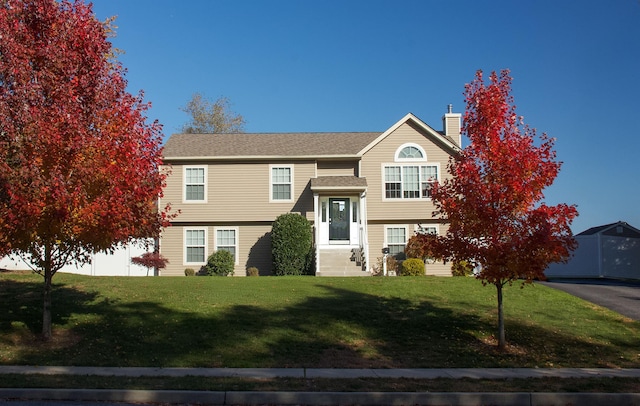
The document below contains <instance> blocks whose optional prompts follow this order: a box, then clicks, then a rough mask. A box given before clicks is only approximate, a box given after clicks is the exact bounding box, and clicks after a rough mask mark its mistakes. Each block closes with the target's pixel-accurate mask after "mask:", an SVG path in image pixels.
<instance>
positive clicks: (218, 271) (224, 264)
mask: <svg viewBox="0 0 640 406" xmlns="http://www.w3.org/2000/svg"><path fill="white" fill-rule="evenodd" d="M234 264H235V258H234V257H233V254H232V253H230V252H229V251H226V250H218V251H216V252H214V253H213V254H211V255H209V258H208V259H207V265H205V266H204V268H205V273H206V274H207V275H209V276H227V275H233V266H234Z"/></svg>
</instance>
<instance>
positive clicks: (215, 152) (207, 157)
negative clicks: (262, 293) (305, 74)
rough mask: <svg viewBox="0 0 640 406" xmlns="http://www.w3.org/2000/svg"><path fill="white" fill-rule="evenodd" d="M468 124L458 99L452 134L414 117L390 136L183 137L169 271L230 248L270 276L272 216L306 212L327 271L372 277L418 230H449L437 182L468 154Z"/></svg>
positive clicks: (440, 267) (172, 191) (175, 165)
mask: <svg viewBox="0 0 640 406" xmlns="http://www.w3.org/2000/svg"><path fill="white" fill-rule="evenodd" d="M460 121H461V115H460V114H458V113H453V112H452V110H451V106H449V111H448V113H446V114H445V115H444V116H443V130H442V131H437V130H435V129H433V128H432V127H430V126H429V125H427V124H425V123H424V122H423V121H421V120H420V119H419V118H417V117H416V116H414V115H413V114H411V113H409V114H407V115H406V116H404V117H403V118H401V119H400V120H399V121H398V122H396V123H395V124H394V125H392V126H391V127H390V128H389V129H387V130H386V131H384V132H349V133H258V134H255V133H254V134H250V133H241V134H174V135H172V136H171V137H170V138H169V140H168V141H167V143H166V145H165V148H164V164H165V165H166V166H168V167H170V170H171V173H170V175H169V176H168V178H167V186H166V188H165V193H164V197H163V198H162V199H161V202H160V204H161V205H164V204H166V203H170V204H171V205H172V207H173V209H176V210H177V209H179V210H180V215H179V216H178V217H177V218H176V219H175V220H174V222H173V223H172V226H171V227H168V228H167V229H165V230H164V231H163V233H162V236H161V240H160V252H161V253H162V254H163V255H164V256H165V257H166V258H168V260H169V265H168V266H167V268H166V269H165V270H163V271H162V272H161V274H162V275H183V274H184V271H185V269H186V268H193V269H195V270H198V269H199V268H200V267H201V266H202V265H204V264H205V263H206V260H207V257H208V256H209V255H210V254H211V253H213V252H214V251H216V250H220V249H224V250H229V251H230V252H231V253H233V255H234V257H235V271H234V272H235V275H245V274H246V273H245V272H246V269H247V268H248V267H257V268H258V269H259V271H260V273H261V274H263V275H267V274H270V272H271V268H272V263H271V242H270V231H271V226H272V223H273V221H274V220H275V218H276V217H277V216H278V215H280V214H283V213H288V212H296V213H300V214H301V215H303V216H305V217H306V218H307V219H308V220H309V221H310V222H311V223H312V224H313V233H314V235H313V238H314V250H315V258H316V269H315V271H316V272H315V273H316V275H318V276H320V275H344V276H349V275H353V276H355V275H370V274H371V272H372V270H374V267H375V266H376V263H379V262H380V258H381V257H382V250H383V248H388V249H389V252H390V254H391V255H396V256H398V257H401V256H402V255H403V253H404V247H405V244H406V242H407V240H408V238H409V237H410V236H411V235H413V233H416V232H432V233H443V232H444V231H445V229H443V227H444V225H442V224H439V222H438V221H436V220H435V219H434V218H433V217H432V213H433V210H434V205H433V203H432V201H431V198H430V189H431V185H432V184H433V182H434V181H436V180H442V179H443V177H445V176H446V174H445V170H446V166H447V162H448V160H449V158H450V157H451V156H453V155H454V154H456V153H457V152H458V151H459V150H460V144H461V135H460ZM427 273H428V274H434V275H450V274H451V268H450V266H447V265H445V264H442V263H435V264H429V265H428V266H427Z"/></svg>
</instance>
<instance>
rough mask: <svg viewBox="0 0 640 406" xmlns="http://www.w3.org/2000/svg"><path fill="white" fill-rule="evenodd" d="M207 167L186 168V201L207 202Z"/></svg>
mask: <svg viewBox="0 0 640 406" xmlns="http://www.w3.org/2000/svg"><path fill="white" fill-rule="evenodd" d="M206 169H207V168H206V167H203V166H201V167H185V168H184V201H185V202H206V195H207V193H206V191H207V188H206V178H207V170H206Z"/></svg>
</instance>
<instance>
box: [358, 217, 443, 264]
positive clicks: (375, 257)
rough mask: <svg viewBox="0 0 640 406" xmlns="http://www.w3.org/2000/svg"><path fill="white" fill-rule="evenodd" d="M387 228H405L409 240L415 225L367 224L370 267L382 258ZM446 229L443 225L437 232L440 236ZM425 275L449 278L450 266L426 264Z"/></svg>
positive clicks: (440, 262) (439, 262) (392, 223)
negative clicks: (406, 228)
mask: <svg viewBox="0 0 640 406" xmlns="http://www.w3.org/2000/svg"><path fill="white" fill-rule="evenodd" d="M423 225H429V223H424V224H423ZM387 226H392V227H394V226H395V227H404V226H407V227H408V232H409V234H408V235H407V238H409V237H411V236H412V235H413V233H414V229H415V226H416V225H415V224H407V223H394V222H386V223H374V224H369V252H370V257H369V261H370V262H371V264H370V267H371V266H374V265H376V264H377V263H378V262H379V259H380V258H382V248H384V247H385V241H384V229H385V227H387ZM446 228H447V227H446V226H445V225H438V232H439V233H440V234H443V233H445V232H446ZM427 275H435V276H451V264H450V263H449V264H444V263H443V262H442V261H438V262H436V263H433V264H427Z"/></svg>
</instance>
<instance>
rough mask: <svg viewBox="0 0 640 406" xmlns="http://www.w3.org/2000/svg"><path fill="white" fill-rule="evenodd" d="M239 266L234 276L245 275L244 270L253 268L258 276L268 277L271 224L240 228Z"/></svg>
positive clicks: (270, 265) (269, 269)
mask: <svg viewBox="0 0 640 406" xmlns="http://www.w3.org/2000/svg"><path fill="white" fill-rule="evenodd" d="M239 233H240V251H239V253H240V264H239V265H237V266H236V270H235V275H236V276H244V275H246V269H247V268H248V267H251V266H255V267H256V268H258V270H259V271H260V275H270V274H271V269H272V261H271V224H262V225H261V224H256V225H245V226H241V227H240V232H239Z"/></svg>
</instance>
